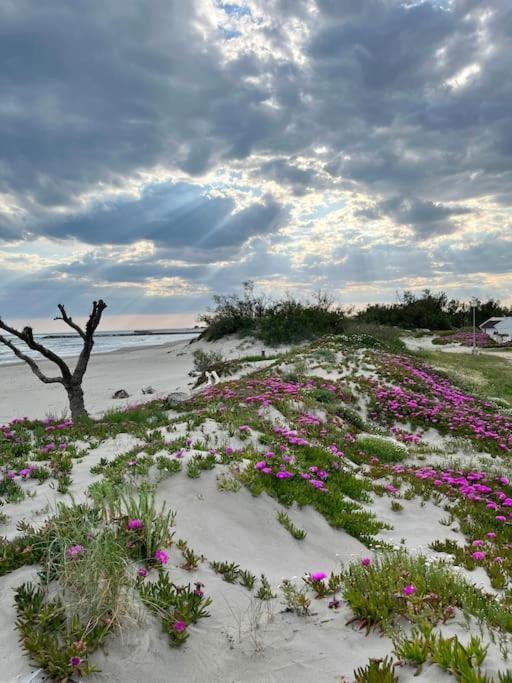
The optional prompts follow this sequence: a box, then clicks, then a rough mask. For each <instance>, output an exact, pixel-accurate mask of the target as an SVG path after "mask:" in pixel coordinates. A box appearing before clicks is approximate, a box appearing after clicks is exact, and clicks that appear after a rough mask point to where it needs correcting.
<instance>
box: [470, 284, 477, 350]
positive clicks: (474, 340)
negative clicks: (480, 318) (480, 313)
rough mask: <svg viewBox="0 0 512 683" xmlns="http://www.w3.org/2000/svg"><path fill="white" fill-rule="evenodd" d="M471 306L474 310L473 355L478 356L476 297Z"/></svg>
mask: <svg viewBox="0 0 512 683" xmlns="http://www.w3.org/2000/svg"><path fill="white" fill-rule="evenodd" d="M471 306H472V308H473V350H472V353H473V355H474V354H476V299H475V297H473V298H472V300H471Z"/></svg>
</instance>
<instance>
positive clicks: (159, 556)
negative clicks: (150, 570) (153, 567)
mask: <svg viewBox="0 0 512 683" xmlns="http://www.w3.org/2000/svg"><path fill="white" fill-rule="evenodd" d="M153 557H154V558H155V560H156V561H157V562H158V564H167V563H168V562H169V555H168V554H167V553H166V552H165V551H164V550H155V554H154V556H153Z"/></svg>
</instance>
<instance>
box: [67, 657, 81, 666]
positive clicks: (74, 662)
mask: <svg viewBox="0 0 512 683" xmlns="http://www.w3.org/2000/svg"><path fill="white" fill-rule="evenodd" d="M81 663H82V660H81V659H80V657H71V659H70V660H69V666H71V667H72V668H73V669H76V668H77V667H78V666H80V664H81Z"/></svg>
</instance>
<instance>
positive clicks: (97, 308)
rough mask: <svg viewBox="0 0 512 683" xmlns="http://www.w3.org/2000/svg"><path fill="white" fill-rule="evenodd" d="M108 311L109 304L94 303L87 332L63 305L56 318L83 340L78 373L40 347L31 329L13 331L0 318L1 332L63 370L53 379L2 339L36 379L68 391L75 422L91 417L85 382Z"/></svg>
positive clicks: (56, 355) (56, 356)
mask: <svg viewBox="0 0 512 683" xmlns="http://www.w3.org/2000/svg"><path fill="white" fill-rule="evenodd" d="M106 307H107V304H106V303H105V302H104V301H102V300H101V299H100V300H99V301H93V304H92V311H91V313H90V315H89V319H88V320H87V323H86V325H85V329H83V328H82V327H80V325H78V324H77V323H75V322H74V321H73V318H71V317H70V316H69V315H68V314H67V312H66V309H65V308H64V305H63V304H59V305H58V309H59V311H60V316H57V317H56V318H54V320H62V321H64V322H65V323H66V325H68V326H69V327H71V329H73V330H74V331H75V332H76V333H77V334H79V335H80V337H81V338H82V340H83V347H82V351H81V352H80V355H79V357H78V361H77V363H76V366H75V369H74V370H71V369H70V367H69V366H68V364H67V363H66V362H65V361H64V360H63V359H62V358H61V357H60V356H59V355H58V354H56V353H54V352H53V351H51V350H50V349H48V348H47V347H46V346H43V344H40V343H39V342H37V341H36V340H35V339H34V333H33V330H32V328H31V327H24V328H23V330H22V331H21V332H20V331H19V330H17V329H16V328H14V327H10V326H9V325H7V324H6V323H4V322H3V320H2V319H1V318H0V329H2V330H5V332H8V333H9V334H12V335H13V336H14V337H17V338H18V339H20V340H21V341H23V342H25V344H26V345H27V346H28V347H29V349H32V351H37V352H38V353H40V354H41V356H43V357H44V358H46V359H47V360H49V361H51V362H52V363H54V364H55V365H56V366H57V367H58V369H59V370H60V376H56V377H49V376H48V375H45V374H44V373H43V372H42V370H41V369H40V367H39V365H38V364H37V363H36V361H35V360H34V359H33V358H30V356H27V355H26V354H25V353H23V351H21V350H20V349H19V348H18V347H17V346H16V345H15V344H14V343H13V342H12V341H11V340H10V339H7V338H6V337H4V336H2V335H0V343H2V344H4V345H5V346H7V347H8V348H9V349H11V351H12V352H13V353H14V354H15V355H16V356H17V357H18V358H19V359H20V360H22V361H25V363H26V364H27V365H28V366H29V367H30V369H31V370H32V372H33V373H34V375H35V376H36V377H38V378H39V379H40V380H41V382H44V383H45V384H62V385H63V387H64V389H65V390H66V392H67V394H68V399H69V407H70V410H71V417H72V418H73V419H74V420H77V419H80V418H81V417H84V416H87V411H86V409H85V403H84V392H83V389H82V381H83V378H84V375H85V371H86V370H87V365H88V363H89V358H90V356H91V351H92V348H93V346H94V333H95V332H96V329H97V328H98V325H99V324H100V321H101V316H102V314H103V311H104V310H105V308H106Z"/></svg>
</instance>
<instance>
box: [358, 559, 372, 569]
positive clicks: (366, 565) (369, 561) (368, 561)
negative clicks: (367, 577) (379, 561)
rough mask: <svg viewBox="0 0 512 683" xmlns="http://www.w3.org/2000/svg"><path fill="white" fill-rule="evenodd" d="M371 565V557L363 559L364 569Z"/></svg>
mask: <svg viewBox="0 0 512 683" xmlns="http://www.w3.org/2000/svg"><path fill="white" fill-rule="evenodd" d="M371 563H372V561H371V558H369V557H363V559H362V560H361V564H362V565H363V567H369V566H370V565H371Z"/></svg>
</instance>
